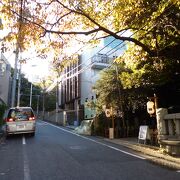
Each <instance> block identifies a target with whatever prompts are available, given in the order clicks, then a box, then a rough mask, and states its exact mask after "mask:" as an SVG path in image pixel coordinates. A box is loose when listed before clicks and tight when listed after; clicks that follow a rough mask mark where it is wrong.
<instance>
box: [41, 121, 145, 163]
mask: <svg viewBox="0 0 180 180" xmlns="http://www.w3.org/2000/svg"><path fill="white" fill-rule="evenodd" d="M44 123H46V124H48V125H50V126H53V127H55V128H58V129H61V130H62V131H65V132H68V133H70V134H73V135H76V136H78V137H81V138H83V139H87V140H89V141H92V142H94V143H97V144H100V145H102V146H106V147H108V148H110V149H114V150H116V151H119V152H122V153H124V154H128V155H130V156H133V157H136V158H139V159H143V160H144V159H146V158H144V157H141V156H138V155H135V154H132V153H129V152H127V151H123V150H121V149H119V148H115V147H113V146H110V145H107V144H105V143H102V142H99V141H96V140H93V139H91V138H88V137H85V136H81V135H79V134H76V133H74V132H71V131H68V130H66V129H63V128H61V127H59V126H55V125H54V124H50V123H47V122H44Z"/></svg>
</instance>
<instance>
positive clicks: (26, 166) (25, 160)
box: [22, 135, 31, 180]
mask: <svg viewBox="0 0 180 180" xmlns="http://www.w3.org/2000/svg"><path fill="white" fill-rule="evenodd" d="M22 144H23V145H26V139H25V136H24V135H23V137H22ZM23 165H24V180H31V177H30V169H29V163H28V157H27V154H26V151H25V148H23Z"/></svg>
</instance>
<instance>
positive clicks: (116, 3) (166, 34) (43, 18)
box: [1, 0, 180, 59]
mask: <svg viewBox="0 0 180 180" xmlns="http://www.w3.org/2000/svg"><path fill="white" fill-rule="evenodd" d="M13 2H14V1H13ZM22 2H23V4H24V13H20V12H19V11H18V9H17V7H18V5H16V4H15V3H12V2H11V1H7V0H3V1H2V3H1V4H2V5H3V10H1V12H3V13H5V15H6V16H5V17H8V18H12V17H22V18H23V22H25V23H26V26H24V27H26V31H25V32H26V33H25V34H26V36H27V37H29V40H30V39H32V36H34V38H36V40H37V37H38V36H41V37H45V36H46V34H48V33H51V35H50V36H49V37H50V42H51V43H50V46H49V47H56V49H57V48H59V47H61V46H62V39H63V44H64V45H66V46H67V45H69V44H70V42H72V39H75V38H78V37H79V36H78V35H85V36H86V37H87V36H88V35H92V36H93V37H96V39H99V38H101V37H104V36H113V37H114V38H116V39H120V40H122V41H129V42H133V43H135V44H136V45H138V46H140V47H142V49H143V50H144V51H145V52H147V53H148V54H149V55H150V56H151V57H157V56H158V57H159V56H163V57H166V58H167V57H168V58H175V59H177V58H179V52H178V51H177V49H179V46H180V45H179V5H180V3H179V1H178V0H169V1H167V0H150V1H146V0H139V1H138V2H137V1H135V0H129V1H124V0H113V1H109V0H98V1H94V0H75V1H72V0H62V1H59V0H53V1H51V0H46V1H43V2H41V1H37V0H31V1H29V0H26V1H25V0H21V4H22ZM33 28H35V30H36V32H35V33H34V31H32V29H33ZM127 30H129V31H131V32H133V34H134V36H131V37H129V36H126V35H125V33H124V32H126V31H127ZM32 32H33V34H32ZM122 33H123V35H122ZM67 35H68V36H67ZM92 36H91V37H92ZM33 40H34V39H33ZM81 40H82V39H81ZM83 40H84V39H83ZM41 43H44V41H41ZM47 49H48V50H49V48H47ZM47 49H46V48H44V51H46V50H47Z"/></svg>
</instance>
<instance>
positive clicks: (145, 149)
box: [105, 139, 180, 170]
mask: <svg viewBox="0 0 180 180" xmlns="http://www.w3.org/2000/svg"><path fill="white" fill-rule="evenodd" d="M105 140H106V141H108V142H112V143H114V144H119V145H122V146H125V147H127V148H129V149H132V150H134V151H138V152H141V153H143V154H145V155H148V156H149V157H148V158H147V160H148V161H149V162H152V163H155V164H159V165H161V166H165V167H167V168H170V169H175V170H180V158H178V157H173V156H170V155H168V154H165V153H163V150H161V149H160V148H158V147H151V146H147V145H143V144H131V143H130V142H127V141H124V142H123V140H118V142H117V141H116V142H114V141H112V140H108V139H105Z"/></svg>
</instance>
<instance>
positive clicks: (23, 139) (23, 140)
mask: <svg viewBox="0 0 180 180" xmlns="http://www.w3.org/2000/svg"><path fill="white" fill-rule="evenodd" d="M22 144H23V145H25V144H26V139H25V137H24V136H23V137H22Z"/></svg>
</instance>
